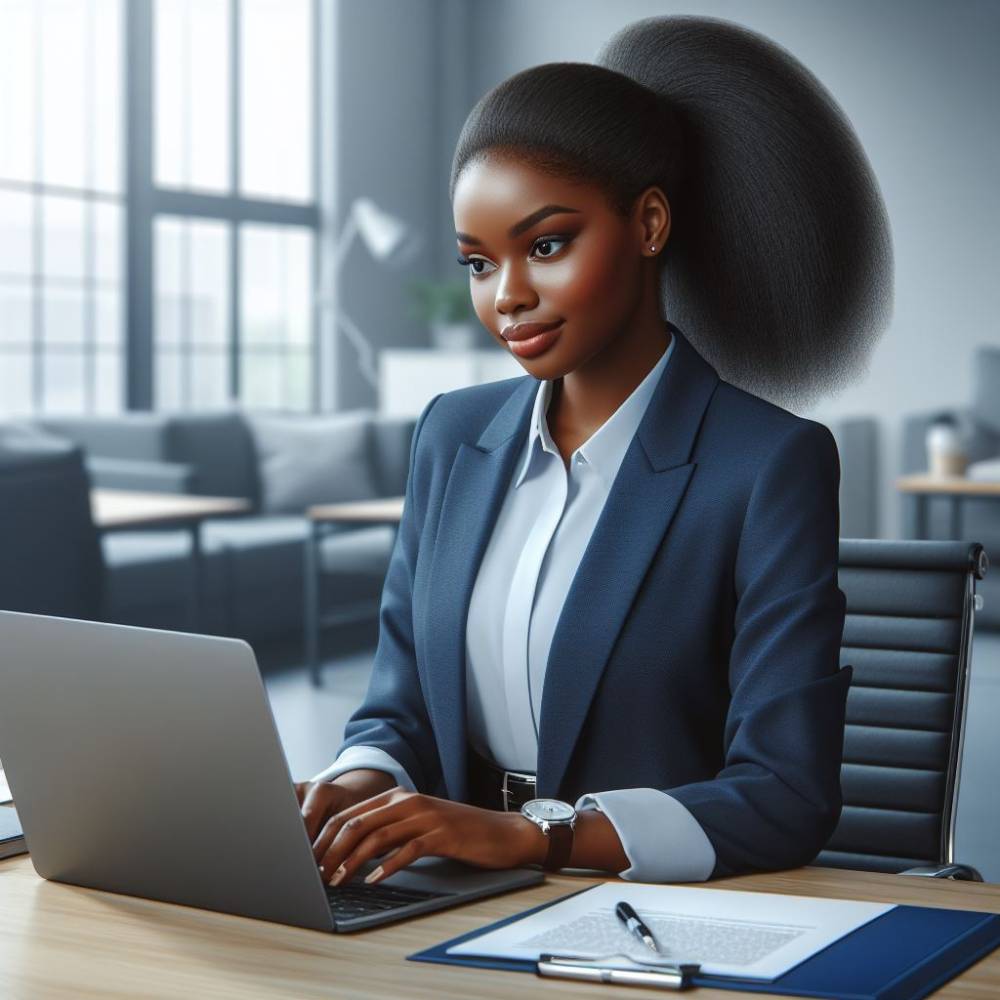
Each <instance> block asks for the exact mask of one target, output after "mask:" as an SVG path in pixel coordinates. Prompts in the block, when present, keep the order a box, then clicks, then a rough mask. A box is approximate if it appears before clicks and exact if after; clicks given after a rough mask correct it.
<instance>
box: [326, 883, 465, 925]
mask: <svg viewBox="0 0 1000 1000" xmlns="http://www.w3.org/2000/svg"><path fill="white" fill-rule="evenodd" d="M444 895H446V893H443V892H426V891H424V890H420V889H401V888H397V887H396V886H391V885H380V884H379V883H377V882H376V883H375V884H374V885H366V884H365V883H364V882H363V881H361V882H348V883H346V884H345V885H337V886H331V885H328V886H327V887H326V898H327V899H328V900H329V902H330V910H331V912H332V913H333V917H334V919H335V920H350V919H351V918H352V917H365V916H368V915H369V914H371V913H383V912H385V911H386V910H397V909H399V908H400V907H402V906H409V905H410V904H411V903H419V902H422V901H423V900H425V899H437V898H438V897H439V896H444Z"/></svg>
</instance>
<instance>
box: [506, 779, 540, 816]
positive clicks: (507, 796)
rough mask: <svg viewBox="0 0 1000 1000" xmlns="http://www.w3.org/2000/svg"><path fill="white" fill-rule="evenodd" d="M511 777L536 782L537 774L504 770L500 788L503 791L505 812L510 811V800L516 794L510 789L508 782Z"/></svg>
mask: <svg viewBox="0 0 1000 1000" xmlns="http://www.w3.org/2000/svg"><path fill="white" fill-rule="evenodd" d="M511 778H515V779H517V780H520V781H524V782H534V780H535V776H534V775H533V774H523V773H521V772H520V771H504V773H503V784H502V785H501V786H500V790H501V792H502V793H503V811H504V812H510V800H511V798H512V797H513V795H514V793H513V792H512V791H511V790H510V785H509V784H508V782H509V781H510V779H511Z"/></svg>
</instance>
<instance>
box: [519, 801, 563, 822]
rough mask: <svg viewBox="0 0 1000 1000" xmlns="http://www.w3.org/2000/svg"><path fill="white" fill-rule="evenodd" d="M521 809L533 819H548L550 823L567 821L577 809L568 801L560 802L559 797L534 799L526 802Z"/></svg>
mask: <svg viewBox="0 0 1000 1000" xmlns="http://www.w3.org/2000/svg"><path fill="white" fill-rule="evenodd" d="M521 811H522V812H525V813H527V814H528V815H529V816H530V817H531V818H532V819H540V820H546V821H547V822H549V823H567V822H569V821H570V820H571V819H572V818H573V817H574V816H575V815H576V810H575V809H574V808H573V807H572V806H571V805H570V804H569V803H568V802H560V801H559V800H558V799H532V800H531V801H530V802H525V803H524V805H523V806H522V807H521Z"/></svg>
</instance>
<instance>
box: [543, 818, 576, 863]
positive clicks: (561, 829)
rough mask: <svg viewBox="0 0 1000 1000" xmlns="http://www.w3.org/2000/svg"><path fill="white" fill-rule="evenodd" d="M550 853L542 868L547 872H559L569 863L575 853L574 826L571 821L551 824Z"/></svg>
mask: <svg viewBox="0 0 1000 1000" xmlns="http://www.w3.org/2000/svg"><path fill="white" fill-rule="evenodd" d="M548 836H549V853H548V854H547V855H546V856H545V863H544V864H543V865H542V868H544V869H545V871H547V872H557V871H559V869H560V868H565V867H566V866H567V865H568V864H569V859H570V855H572V853H573V827H572V826H570V824H569V823H550V824H549V834H548Z"/></svg>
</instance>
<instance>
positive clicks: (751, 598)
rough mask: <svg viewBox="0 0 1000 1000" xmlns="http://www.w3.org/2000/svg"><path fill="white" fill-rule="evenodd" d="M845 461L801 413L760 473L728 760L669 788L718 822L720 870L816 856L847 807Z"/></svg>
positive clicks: (741, 581) (751, 504)
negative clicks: (711, 773)
mask: <svg viewBox="0 0 1000 1000" xmlns="http://www.w3.org/2000/svg"><path fill="white" fill-rule="evenodd" d="M839 486H840V460H839V457H838V454H837V445H836V442H835V440H834V438H833V435H832V433H831V432H830V430H829V428H827V427H826V426H824V425H823V424H821V423H818V422H817V421H813V420H807V419H804V418H800V420H799V422H797V423H796V424H795V425H794V426H793V428H792V429H791V431H790V432H788V433H786V434H785V436H784V437H783V438H782V439H780V440H779V442H778V443H777V444H776V445H775V446H774V449H773V451H772V452H771V453H770V455H769V456H768V458H767V459H766V461H765V462H764V463H763V465H762V467H761V469H760V471H759V472H758V474H757V478H756V481H755V483H754V486H753V488H752V491H751V495H750V499H749V501H748V504H747V508H746V512H745V518H744V523H743V528H742V531H741V534H740V541H739V546H738V550H737V555H736V560H735V569H734V583H735V591H736V609H735V621H734V629H733V642H732V647H731V650H730V659H729V670H728V679H729V688H730V704H729V709H728V714H727V717H726V724H725V736H724V751H725V757H724V767H723V768H722V770H721V771H720V772H719V773H718V774H717V775H716V776H715V778H713V779H710V780H707V781H700V782H693V783H691V784H687V785H681V786H678V787H675V788H668V789H665V791H667V792H669V794H671V795H673V796H674V797H675V798H676V799H678V800H679V801H680V802H681V803H682V804H683V805H685V806H686V807H687V808H688V810H689V811H690V812H691V813H692V815H693V816H694V817H695V819H697V820H698V822H699V823H700V824H701V826H702V828H703V829H704V830H705V832H706V833H707V835H708V837H709V839H710V840H711V841H712V845H713V847H714V848H715V852H716V863H715V868H714V870H713V871H712V877H713V878H716V877H721V876H726V875H734V874H740V873H744V872H750V871H754V870H768V869H777V868H792V867H797V866H799V865H803V864H807V863H808V862H809V861H811V860H812V859H813V858H815V856H816V855H817V854H818V853H819V851H820V850H822V848H823V846H824V845H825V843H826V841H827V840H828V839H829V838H830V836H831V835H832V833H833V831H834V828H835V827H836V825H837V821H838V819H839V818H840V813H841V808H842V799H841V790H840V769H841V764H842V760H843V746H844V716H845V709H846V701H847V691H848V688H849V686H850V681H851V675H852V673H853V668H852V667H850V666H845V667H843V668H842V669H841V668H840V666H839V663H840V644H841V641H842V638H843V628H844V617H845V611H846V598H845V596H844V593H843V591H841V590H840V588H839V587H838V583H837V568H838V562H839V540H840V539H839V536H840V512H839Z"/></svg>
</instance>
